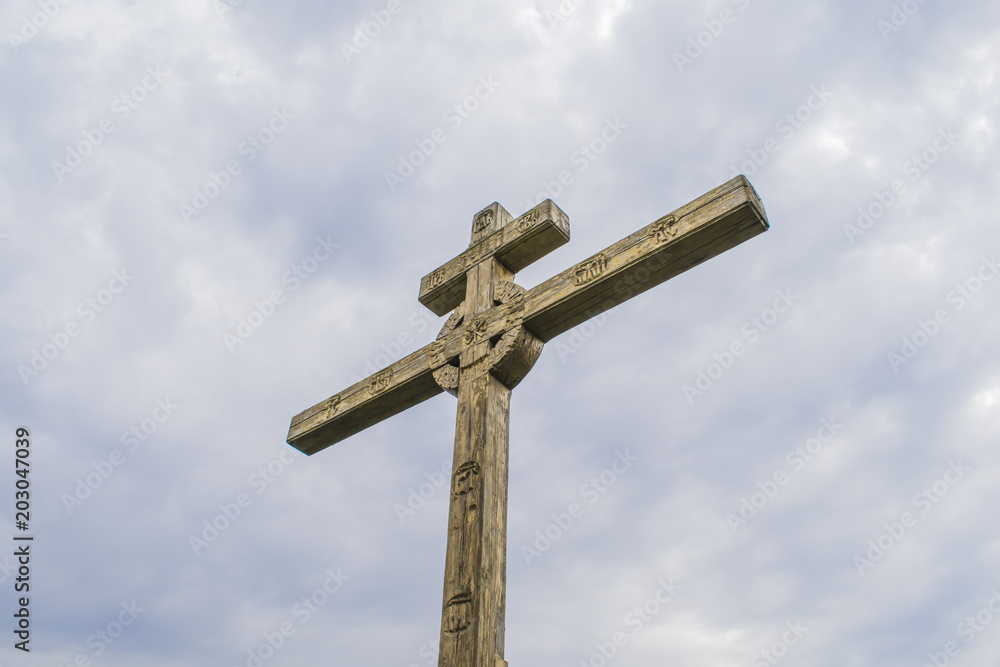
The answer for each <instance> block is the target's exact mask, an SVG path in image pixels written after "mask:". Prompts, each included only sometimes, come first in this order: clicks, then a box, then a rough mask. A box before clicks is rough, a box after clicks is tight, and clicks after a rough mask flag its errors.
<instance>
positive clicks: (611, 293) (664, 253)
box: [288, 176, 768, 454]
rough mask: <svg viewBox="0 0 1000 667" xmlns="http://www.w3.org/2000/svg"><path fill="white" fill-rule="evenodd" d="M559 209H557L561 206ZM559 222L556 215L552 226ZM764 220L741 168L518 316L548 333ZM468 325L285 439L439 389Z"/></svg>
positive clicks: (340, 426) (310, 448) (379, 414)
mask: <svg viewBox="0 0 1000 667" xmlns="http://www.w3.org/2000/svg"><path fill="white" fill-rule="evenodd" d="M553 209H554V210H553V211H552V213H553V214H554V213H555V211H558V209H557V208H555V207H553ZM559 213H561V211H560V212H559ZM548 218H549V219H550V220H553V219H556V218H558V215H557V214H556V215H550V216H548ZM560 228H561V225H552V224H551V223H550V224H549V225H548V226H547V227H546V229H548V230H549V231H547V232H546V233H556V232H558V230H559V229H560ZM767 228H768V221H767V215H766V213H765V211H764V206H763V204H762V203H761V201H760V199H759V198H758V196H757V193H756V191H754V189H753V186H751V185H750V183H749V181H747V180H746V178H744V177H743V176H738V177H736V178H734V179H732V180H731V181H729V182H728V183H725V184H723V185H721V186H719V187H718V188H715V189H714V190H712V191H711V192H708V193H706V194H705V195H703V196H701V197H699V198H698V199H695V200H694V201H692V202H690V203H688V204H686V205H684V206H682V207H680V208H679V209H677V210H675V211H673V212H672V213H671V214H669V215H667V216H664V217H663V218H660V219H659V220H657V221H655V222H653V223H652V224H650V225H647V226H646V227H644V228H642V229H640V230H638V231H637V232H635V233H634V234H632V235H630V236H628V237H626V238H624V239H622V240H621V241H618V242H617V243H614V244H612V245H611V246H609V247H608V248H606V249H604V250H603V251H601V252H600V253H598V254H596V255H594V256H592V257H590V258H589V259H587V260H586V261H584V262H581V263H580V264H577V265H576V266H574V267H573V268H571V269H567V270H566V271H563V272H562V273H560V274H559V275H556V276H554V277H553V278H550V279H549V280H546V281H545V282H543V283H541V284H540V285H538V286H536V287H534V288H533V289H531V290H529V291H528V292H527V294H526V295H525V297H524V300H523V303H520V302H519V303H518V304H517V308H518V313H517V316H518V318H519V319H520V318H523V320H522V321H523V325H524V327H525V328H526V329H527V330H528V331H530V332H531V333H533V334H534V335H535V336H536V337H537V338H539V339H540V340H541V341H543V342H547V341H549V340H551V339H553V338H555V337H556V336H558V335H559V334H561V333H563V332H565V331H568V330H569V329H571V328H573V327H574V326H576V325H578V324H581V323H583V322H585V321H587V320H588V319H590V318H592V317H595V316H597V315H599V314H600V313H602V312H605V311H607V310H608V309H610V308H613V307H615V306H617V305H619V304H621V303H624V302H625V301H627V300H629V299H631V298H633V297H635V296H636V295H638V294H641V293H642V292H645V291H646V290H648V289H651V288H653V287H655V286H656V285H659V284H660V283H662V282H664V281H666V280H669V279H670V278H672V277H674V276H676V275H678V274H680V273H682V272H684V271H687V270H688V269H690V268H692V267H694V266H697V265H698V264H701V263H702V262H704V261H706V260H708V259H711V258H712V257H715V256H716V255H719V254H721V253H723V252H725V251H726V250H729V249H730V248H733V247H735V246H737V245H739V244H740V243H743V242H744V241H746V240H748V239H750V238H753V237H754V236H756V235H758V234H760V233H762V232H764V231H766V230H767ZM524 229H528V228H527V226H525V228H524ZM552 230H555V231H552ZM501 232H502V230H501ZM567 236H568V235H567ZM501 238H502V236H501ZM512 238H513V237H512ZM556 241H557V240H556ZM546 245H548V243H546ZM463 264H464V263H463ZM457 275H458V272H457V271H452V272H450V273H449V274H448V276H449V278H448V279H449V280H452V281H454V280H455V279H456V278H455V277H454V276H457ZM463 275H464V274H463ZM442 284H443V283H442ZM428 285H429V283H428V282H427V279H426V278H425V282H424V283H422V294H424V295H426V298H427V300H428V301H429V302H431V303H433V302H434V298H433V296H432V295H430V292H431V291H432V290H431V289H430V288H428V289H427V290H426V291H425V290H424V288H425V287H427V286H428ZM453 287H454V286H451V288H453ZM451 288H449V289H448V290H446V292H450V291H452V289H451ZM444 293H445V292H439V294H444ZM456 305H457V304H456ZM511 315H512V313H511V312H510V307H497V308H494V309H493V310H491V311H489V312H488V313H486V314H485V315H484V316H483V317H484V319H483V318H480V319H479V320H478V321H477V322H476V323H475V324H476V326H477V327H479V330H478V335H479V336H481V337H491V338H492V337H495V336H499V335H501V334H503V333H504V331H505V330H506V328H507V326H508V324H509V322H510V320H511ZM468 326H471V324H470V323H468V322H467V323H466V327H460V328H456V329H455V330H454V331H451V332H450V333H449V334H447V335H446V336H445V337H444V338H442V339H440V340H438V341H435V342H434V343H432V344H431V345H428V346H427V347H425V348H423V349H421V350H418V351H417V352H414V353H413V354H411V355H409V356H408V357H406V358H404V359H401V360H399V361H397V362H396V363H394V364H392V365H391V366H389V367H388V368H386V369H385V370H383V371H381V372H380V373H377V374H375V375H373V376H371V377H370V378H367V379H365V380H363V381H361V382H359V383H357V384H355V385H353V386H352V387H349V388H348V389H346V390H345V391H343V392H341V393H340V394H337V395H335V396H333V397H331V398H329V399H327V400H326V401H323V402H322V403H318V404H317V405H314V406H313V407H311V408H309V409H308V410H305V411H304V412H302V413H301V414H299V415H296V416H295V417H294V418H293V419H292V423H291V426H290V428H289V431H288V443H289V444H290V445H292V446H293V447H295V448H296V449H299V450H301V451H302V452H304V453H306V454H314V453H316V452H318V451H320V450H322V449H325V448H326V447H329V446H330V445H333V444H336V443H337V442H340V441H341V440H343V439H345V438H347V437H350V436H351V435H354V434H356V433H358V432H360V431H362V430H364V429H366V428H368V427H370V426H373V425H375V424H377V423H378V422H380V421H382V420H384V419H388V418H389V417H391V416H393V415H395V414H398V413H400V412H402V411H403V410H406V409H408V408H410V407H412V406H414V405H417V404H419V403H421V402H423V401H425V400H427V399H428V398H431V397H433V396H436V395H437V394H439V393H441V392H442V391H443V390H442V389H441V387H440V386H439V385H438V384H437V382H436V381H435V380H434V377H433V373H434V371H435V370H438V369H440V368H442V367H443V366H445V365H446V364H450V363H453V362H454V360H455V359H456V358H457V357H458V356H459V355H460V353H461V351H462V349H463V347H464V345H465V342H464V339H465V336H466V333H467V327H468Z"/></svg>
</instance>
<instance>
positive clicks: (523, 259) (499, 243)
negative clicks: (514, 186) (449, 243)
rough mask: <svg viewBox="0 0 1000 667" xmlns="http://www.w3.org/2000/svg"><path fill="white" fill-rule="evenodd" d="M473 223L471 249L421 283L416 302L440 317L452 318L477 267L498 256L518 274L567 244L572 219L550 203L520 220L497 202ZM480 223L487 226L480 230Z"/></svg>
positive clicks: (540, 206)
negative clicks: (512, 217)
mask: <svg viewBox="0 0 1000 667" xmlns="http://www.w3.org/2000/svg"><path fill="white" fill-rule="evenodd" d="M473 220H474V222H473V242H472V245H471V246H470V247H469V249H468V250H466V251H465V252H463V253H462V254H461V255H459V256H458V257H456V258H455V259H453V260H451V261H450V262H448V263H446V264H445V265H444V266H442V267H440V268H439V269H437V270H435V271H432V272H430V273H429V274H427V275H426V276H424V277H423V279H422V280H421V281H420V295H419V297H418V299H419V301H420V303H422V304H424V305H425V306H427V308H429V309H430V310H431V311H433V312H434V313H435V314H436V315H439V316H440V315H446V314H448V313H449V312H451V311H452V310H454V309H455V308H456V307H457V306H458V304H459V303H461V301H462V299H464V298H465V293H466V285H465V281H466V273H467V272H468V271H469V269H470V268H471V267H473V266H474V265H476V264H477V263H479V262H481V261H483V260H484V259H487V258H489V257H496V258H497V259H498V260H500V263H501V264H503V265H504V266H506V267H507V268H508V269H510V270H511V271H513V272H514V273H516V272H518V271H520V270H521V269H523V268H525V267H526V266H529V265H530V264H532V263H533V262H535V261H537V260H539V259H541V258H542V257H544V256H545V255H547V254H549V253H550V252H552V251H553V250H555V249H556V248H558V247H559V246H561V245H564V244H565V243H567V242H568V241H569V236H570V235H569V217H568V216H567V215H566V214H565V213H563V212H562V210H560V209H559V207H558V206H556V205H555V203H553V201H552V200H551V199H546V200H545V201H543V202H542V203H541V204H539V205H538V206H536V207H535V208H533V209H531V210H530V211H528V212H527V213H525V214H524V215H522V216H520V217H519V218H517V219H516V220H511V215H510V213H508V212H507V211H506V209H504V208H503V207H502V206H500V205H499V204H496V203H494V204H491V205H490V206H488V207H486V208H485V209H483V210H482V211H480V212H479V213H477V214H476V217H475V218H474V219H473ZM480 220H481V221H482V222H481V223H480V222H477V221H480ZM487 220H489V221H490V222H489V223H488V224H486V221H487ZM480 224H483V225H484V226H483V227H482V228H481V229H479V225H480ZM487 232H489V233H487Z"/></svg>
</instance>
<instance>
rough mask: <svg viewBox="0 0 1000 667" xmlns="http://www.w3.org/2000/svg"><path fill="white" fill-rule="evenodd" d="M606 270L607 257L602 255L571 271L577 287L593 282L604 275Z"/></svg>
mask: <svg viewBox="0 0 1000 667" xmlns="http://www.w3.org/2000/svg"><path fill="white" fill-rule="evenodd" d="M607 269H608V256H607V255H605V254H604V253H601V254H600V255H597V256H596V257H593V258H591V259H588V260H587V261H586V262H583V263H582V264H580V265H578V266H577V267H576V269H575V270H574V271H573V275H574V276H576V284H577V285H586V284H587V283H590V282H593V281H595V280H597V279H598V278H600V277H601V276H603V275H604V272H605V271H607Z"/></svg>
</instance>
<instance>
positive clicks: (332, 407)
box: [323, 394, 340, 419]
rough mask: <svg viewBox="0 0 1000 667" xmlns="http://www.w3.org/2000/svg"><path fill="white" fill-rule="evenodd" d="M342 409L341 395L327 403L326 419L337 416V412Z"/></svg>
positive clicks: (324, 415)
mask: <svg viewBox="0 0 1000 667" xmlns="http://www.w3.org/2000/svg"><path fill="white" fill-rule="evenodd" d="M339 409H340V394H337V395H336V396H334V397H333V398H331V399H330V400H329V401H327V402H326V410H325V411H324V413H323V418H324V419H332V418H333V416H334V415H336V414H337V410H339Z"/></svg>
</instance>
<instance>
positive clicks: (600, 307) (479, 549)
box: [288, 176, 768, 667]
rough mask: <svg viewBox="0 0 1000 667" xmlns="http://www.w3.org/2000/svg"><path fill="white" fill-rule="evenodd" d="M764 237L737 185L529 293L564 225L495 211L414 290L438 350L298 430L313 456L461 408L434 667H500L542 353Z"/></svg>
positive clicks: (565, 232)
mask: <svg viewBox="0 0 1000 667" xmlns="http://www.w3.org/2000/svg"><path fill="white" fill-rule="evenodd" d="M767 228H768V222H767V215H766V214H765V212H764V207H763V205H762V204H761V202H760V199H759V198H758V197H757V193H756V191H755V190H754V189H753V186H751V185H750V183H749V181H747V179H746V178H744V177H743V176H737V177H736V178H734V179H732V180H731V181H729V182H728V183H725V184H724V185H721V186H719V187H718V188H716V189H714V190H712V191H711V192H709V193H707V194H705V195H703V196H702V197H699V198H698V199H696V200H694V201H693V202H691V203H689V204H687V205H686V206H682V207H681V208H679V209H677V210H676V211H674V212H673V213H671V214H670V215H667V216H664V217H662V218H660V219H659V220H657V221H656V222H654V223H652V224H651V225H648V226H646V227H643V228H642V229H640V230H639V231H637V232H636V233H634V234H632V235H631V236H628V237H626V238H624V239H622V240H621V241H619V242H617V243H615V244H613V245H612V246H610V247H608V248H607V249H605V250H603V251H602V252H599V253H597V254H596V255H594V256H593V257H590V258H589V259H587V260H585V261H583V262H581V263H579V264H577V265H576V266H574V267H573V268H571V269H568V270H566V271H563V272H562V273H560V274H559V275H557V276H555V277H553V278H551V279H549V280H547V281H545V282H544V283H542V284H540V285H538V286H537V287H535V288H534V289H531V290H525V289H523V288H521V287H519V286H518V285H516V284H514V282H513V280H514V274H515V273H516V272H517V271H520V270H521V269H523V268H524V267H526V266H528V265H529V264H531V263H533V262H534V261H536V260H538V259H540V258H541V257H543V256H545V255H546V254H548V253H549V252H551V251H552V250H554V249H556V248H558V247H559V246H561V245H563V244H564V243H566V242H568V241H569V218H567V217H566V214H565V213H563V212H562V211H561V210H560V209H559V207H557V206H556V205H555V204H554V203H553V202H552V201H551V200H546V201H544V202H542V203H541V204H539V205H538V206H536V207H535V208H533V209H531V210H530V211H528V212H527V213H525V214H524V215H522V216H521V217H519V218H517V219H513V218H512V216H511V215H510V214H509V213H508V212H507V211H506V210H504V208H503V207H502V206H500V205H499V204H496V203H494V204H491V205H490V206H488V207H486V208H485V209H483V210H482V211H480V212H479V213H477V214H476V215H475V217H474V218H473V222H472V243H471V244H470V245H469V249H468V250H466V251H465V252H463V253H462V254H461V255H459V256H458V257H456V258H455V259H453V260H451V261H450V262H448V263H447V264H445V265H444V266H442V267H441V268H439V269H438V270H436V271H434V272H432V273H430V274H429V275H427V276H425V277H424V279H423V280H422V282H421V283H420V297H419V299H420V303H422V304H424V305H425V306H427V307H428V308H429V309H430V310H432V311H433V312H434V313H435V314H437V315H439V316H443V315H446V314H448V313H449V312H450V313H451V317H449V318H448V320H447V322H446V323H445V325H444V328H443V329H442V330H441V333H440V334H439V335H438V337H437V340H435V341H434V342H433V343H431V344H430V345H427V346H426V347H424V348H423V349H422V350H419V351H417V352H414V353H413V354H411V355H409V356H408V357H406V358H404V359H401V360H399V361H397V362H396V363H394V364H392V365H391V366H389V367H388V368H386V369H385V370H383V371H381V372H379V373H377V374H375V375H373V376H371V377H369V378H368V379H366V380H363V381H361V382H359V383H357V384H355V385H354V386H353V387H350V388H348V389H346V390H344V391H343V392H341V393H339V394H337V395H335V396H333V397H331V398H329V399H327V400H325V401H323V402H322V403H319V404H317V405H314V406H313V407H311V408H309V409H308V410H306V411H305V412H302V413H301V414H299V415H297V416H296V417H294V418H293V419H292V423H291V427H290V428H289V431H288V444H290V445H292V446H293V447H295V448H296V449H299V450H300V451H302V452H304V453H306V454H310V455H311V454H315V453H316V452H318V451H320V450H322V449H324V448H326V447H329V446H330V445H333V444H334V443H337V442H339V441H341V440H343V439H344V438H347V437H349V436H351V435H354V434H355V433H358V432H359V431H362V430H364V429H366V428H368V427H369V426H372V425H374V424H376V423H378V422H380V421H382V420H383V419H387V418H388V417H391V416H392V415H395V414H397V413H399V412H402V411H403V410H406V409H407V408H410V407H412V406H414V405H417V404H418V403H420V402H422V401H425V400H427V399H428V398H431V397H432V396H435V395H437V394H439V393H441V392H443V391H447V392H449V393H451V394H453V395H455V396H457V397H458V423H457V425H456V428H455V455H454V464H453V468H452V471H453V472H452V480H451V500H450V503H451V504H450V508H449V512H448V550H447V557H446V558H447V560H446V563H445V575H444V601H443V608H442V618H441V648H440V656H439V662H438V665H439V666H440V667H497V666H498V665H499V666H501V667H502V666H504V665H506V663H505V661H504V660H503V654H504V611H505V588H506V573H507V556H506V554H507V451H508V427H509V424H510V395H511V390H512V389H513V388H514V387H515V386H517V384H518V383H519V382H520V381H521V380H523V379H524V377H525V375H527V374H528V371H530V370H531V368H532V366H533V365H534V364H535V362H536V361H537V360H538V357H539V355H540V354H541V352H542V346H543V345H544V344H545V343H546V342H548V341H549V340H551V339H553V338H554V337H556V336H558V335H559V334H561V333H563V332H565V331H567V330H569V329H571V328H572V327H574V326H576V325H578V324H580V323H582V322H585V321H586V320H588V319H590V318H591V317H594V316H596V315H599V314H600V313H603V312H604V311H606V310H608V309H610V308H613V307H615V306H617V305H618V304H620V303H622V302H624V301H627V300H628V299H631V298H632V297H634V296H636V295H637V294H640V293H642V292H645V291H646V290H648V289H650V288H652V287H654V286H656V285H658V284H660V283H662V282H663V281H665V280H668V279H669V278H672V277H674V276H676V275H677V274H679V273H681V272H683V271H686V270H687V269H690V268H691V267H693V266H696V265H697V264H700V263H702V262H704V261H705V260H707V259H709V258H711V257H714V256H716V255H718V254H720V253H722V252H724V251H726V250H729V249H730V248H732V247H734V246H736V245H738V244H740V243H742V242H743V241H746V240H747V239H750V238H752V237H754V236H756V235H757V234H760V233H761V232H764V231H766V230H767Z"/></svg>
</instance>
